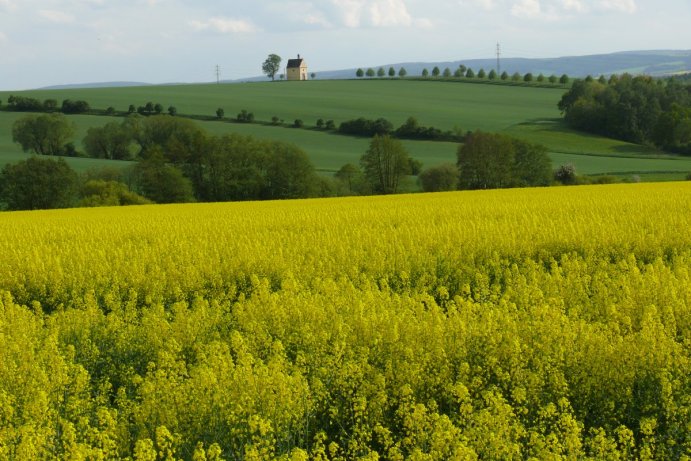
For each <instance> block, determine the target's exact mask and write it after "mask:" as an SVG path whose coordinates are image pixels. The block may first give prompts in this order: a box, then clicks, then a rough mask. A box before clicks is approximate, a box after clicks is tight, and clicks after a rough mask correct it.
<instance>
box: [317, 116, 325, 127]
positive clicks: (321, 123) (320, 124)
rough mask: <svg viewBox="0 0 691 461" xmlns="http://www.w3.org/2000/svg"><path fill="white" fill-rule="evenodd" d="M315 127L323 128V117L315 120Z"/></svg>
mask: <svg viewBox="0 0 691 461" xmlns="http://www.w3.org/2000/svg"><path fill="white" fill-rule="evenodd" d="M317 128H319V129H320V130H321V129H322V128H324V119H323V118H320V119H319V120H317Z"/></svg>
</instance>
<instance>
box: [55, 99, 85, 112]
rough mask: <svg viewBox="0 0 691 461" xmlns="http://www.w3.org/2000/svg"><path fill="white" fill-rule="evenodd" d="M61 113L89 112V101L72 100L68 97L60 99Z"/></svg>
mask: <svg viewBox="0 0 691 461" xmlns="http://www.w3.org/2000/svg"><path fill="white" fill-rule="evenodd" d="M60 110H61V112H62V113H63V114H84V113H86V112H89V110H90V107H89V103H88V102H86V101H82V100H79V101H72V100H70V99H65V100H64V101H62V108H61V109H60Z"/></svg>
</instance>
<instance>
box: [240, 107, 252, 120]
mask: <svg viewBox="0 0 691 461" xmlns="http://www.w3.org/2000/svg"><path fill="white" fill-rule="evenodd" d="M237 121H238V122H240V123H252V122H253V121H254V114H253V113H252V112H247V111H246V110H245V109H242V110H241V111H240V113H239V114H238V116H237Z"/></svg>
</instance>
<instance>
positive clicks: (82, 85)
mask: <svg viewBox="0 0 691 461" xmlns="http://www.w3.org/2000/svg"><path fill="white" fill-rule="evenodd" d="M149 85H151V84H150V83H143V82H97V83H72V84H68V85H52V86H46V87H43V88H37V89H39V90H70V89H78V88H124V87H128V86H149Z"/></svg>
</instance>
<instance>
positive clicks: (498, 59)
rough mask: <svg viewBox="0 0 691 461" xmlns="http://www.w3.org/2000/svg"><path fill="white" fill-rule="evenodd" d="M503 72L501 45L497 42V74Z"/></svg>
mask: <svg viewBox="0 0 691 461" xmlns="http://www.w3.org/2000/svg"><path fill="white" fill-rule="evenodd" d="M499 74H501V45H500V44H499V42H497V75H499Z"/></svg>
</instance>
